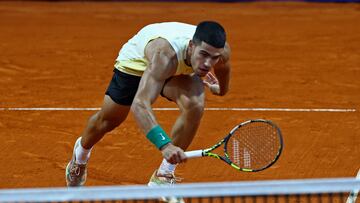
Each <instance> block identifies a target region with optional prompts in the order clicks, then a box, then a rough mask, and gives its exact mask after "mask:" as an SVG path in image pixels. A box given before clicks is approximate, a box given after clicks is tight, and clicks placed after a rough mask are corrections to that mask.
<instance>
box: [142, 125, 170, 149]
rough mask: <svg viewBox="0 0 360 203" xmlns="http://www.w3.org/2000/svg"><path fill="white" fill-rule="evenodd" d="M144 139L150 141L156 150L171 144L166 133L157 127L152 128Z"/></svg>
mask: <svg viewBox="0 0 360 203" xmlns="http://www.w3.org/2000/svg"><path fill="white" fill-rule="evenodd" d="M146 138H147V139H148V140H150V142H151V143H153V144H154V145H155V146H156V147H157V148H158V149H161V147H162V146H164V145H166V144H167V143H170V142H171V139H170V138H169V136H168V135H167V134H166V132H165V131H164V130H163V129H162V128H161V127H160V126H159V125H157V126H155V127H153V128H152V129H151V130H150V131H149V132H148V133H147V135H146Z"/></svg>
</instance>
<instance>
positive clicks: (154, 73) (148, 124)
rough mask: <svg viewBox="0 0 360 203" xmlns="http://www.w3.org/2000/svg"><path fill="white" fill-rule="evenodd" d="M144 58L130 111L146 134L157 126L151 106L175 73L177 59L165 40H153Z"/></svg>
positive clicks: (147, 47)
mask: <svg viewBox="0 0 360 203" xmlns="http://www.w3.org/2000/svg"><path fill="white" fill-rule="evenodd" d="M145 56H146V58H147V60H148V61H149V63H148V67H147V69H146V70H145V72H144V74H143V76H142V78H141V81H140V84H139V88H138V91H137V93H136V96H135V98H134V102H133V104H132V107H131V109H132V111H133V113H134V116H135V119H136V121H137V123H138V125H139V127H140V129H141V130H142V131H143V132H144V133H145V134H147V133H148V132H149V131H150V130H151V129H152V128H153V127H154V126H156V125H158V122H157V121H156V118H155V115H154V112H153V111H152V107H151V105H152V104H153V103H154V102H155V100H156V98H157V97H158V96H159V94H160V92H161V90H162V88H163V85H164V82H165V80H166V79H167V78H169V77H170V76H172V75H173V74H174V73H175V71H176V65H177V58H176V53H175V51H174V50H173V49H172V47H171V45H170V44H169V43H168V42H167V41H166V40H165V39H161V38H158V39H155V40H153V41H151V42H150V43H149V44H148V45H147V46H146V48H145Z"/></svg>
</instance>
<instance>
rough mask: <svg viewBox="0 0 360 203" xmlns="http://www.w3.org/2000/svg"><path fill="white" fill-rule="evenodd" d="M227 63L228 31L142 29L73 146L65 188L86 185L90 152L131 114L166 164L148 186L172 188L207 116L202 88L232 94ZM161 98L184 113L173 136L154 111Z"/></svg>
mask: <svg viewBox="0 0 360 203" xmlns="http://www.w3.org/2000/svg"><path fill="white" fill-rule="evenodd" d="M229 57H230V48H229V46H228V44H227V43H226V34H225V30H224V28H223V27H222V26H221V25H220V24H219V23H217V22H213V21H204V22H201V23H199V24H198V25H197V26H194V25H189V24H185V23H179V22H165V23H156V24H150V25H147V26H145V27H144V28H142V29H141V30H140V31H139V32H138V33H137V34H136V35H135V36H134V37H132V38H131V39H130V40H129V41H128V42H127V43H126V44H124V45H123V47H122V48H121V50H120V52H119V56H118V57H117V59H116V62H115V69H114V74H113V77H112V80H111V81H110V84H109V86H108V89H107V91H106V93H105V97H104V103H103V105H102V107H101V110H100V111H98V112H97V113H95V114H94V115H93V116H91V117H90V119H89V121H88V123H87V126H86V128H85V129H84V131H83V132H82V134H81V136H80V137H79V138H78V139H77V141H76V142H75V146H74V151H73V156H72V159H71V161H70V162H69V163H68V165H67V167H66V182H67V185H68V186H82V185H84V183H85V180H86V174H87V169H86V168H87V163H88V159H89V157H90V153H91V149H92V148H93V146H94V145H95V144H96V143H97V142H98V141H99V140H101V139H102V137H103V136H104V135H105V134H106V133H107V132H109V131H111V130H113V129H114V128H116V127H117V126H119V125H120V124H121V123H122V122H123V121H124V120H125V118H126V117H127V115H128V113H129V111H130V110H131V111H132V112H133V114H134V115H135V119H136V121H137V123H138V125H139V127H140V129H141V130H142V131H143V132H144V134H145V135H146V138H147V139H148V140H149V141H150V142H151V143H152V144H154V146H155V147H156V148H157V149H158V150H159V151H160V152H161V153H162V155H163V158H164V159H163V161H162V163H161V165H160V167H159V168H158V169H157V170H156V171H155V172H154V174H153V175H152V177H151V179H150V182H149V186H157V185H163V184H174V183H175V182H176V178H175V175H174V171H175V168H176V165H177V164H179V163H182V162H184V161H186V156H185V154H184V150H186V148H187V147H188V146H189V145H190V143H191V141H192V140H193V138H194V136H195V134H196V131H197V129H198V127H199V124H200V120H201V117H202V115H203V111H204V100H205V99H204V98H205V95H204V87H208V88H209V89H210V91H211V93H213V94H215V95H220V96H222V95H225V94H226V93H227V92H228V89H229V80H230V63H229ZM211 70H213V72H214V74H212V73H211ZM159 95H161V96H163V97H165V98H167V99H168V100H170V101H173V102H175V103H176V104H177V105H178V107H179V109H180V115H179V117H178V118H177V120H176V122H175V123H174V125H173V127H172V130H171V132H170V136H168V133H166V132H165V131H164V130H163V129H162V128H161V126H160V124H159V123H158V121H157V120H156V118H155V115H154V113H153V110H152V104H153V103H154V102H155V100H156V98H157V97H158V96H159ZM169 201H170V200H169ZM175 202H182V200H179V201H175Z"/></svg>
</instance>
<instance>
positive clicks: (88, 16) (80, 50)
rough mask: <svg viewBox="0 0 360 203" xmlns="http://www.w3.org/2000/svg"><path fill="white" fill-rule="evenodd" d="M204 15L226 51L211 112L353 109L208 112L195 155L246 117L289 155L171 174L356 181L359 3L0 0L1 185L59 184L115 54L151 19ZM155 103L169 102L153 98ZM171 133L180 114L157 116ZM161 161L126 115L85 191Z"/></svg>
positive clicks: (145, 175)
mask: <svg viewBox="0 0 360 203" xmlns="http://www.w3.org/2000/svg"><path fill="white" fill-rule="evenodd" d="M205 19H211V20H217V21H219V22H221V23H222V24H223V25H224V27H225V28H226V30H227V34H228V41H229V43H230V45H231V48H232V80H231V91H230V92H229V94H228V95H226V96H224V97H216V96H212V95H211V94H209V92H207V98H206V100H207V103H206V107H213V108H289V109H299V108H301V109H352V110H354V111H348V112H329V111H323V112H316V111H310V112H307V111H305V112H304V111H256V110H252V111H251V110H249V111H230V110H217V111H206V112H205V114H204V117H203V120H202V124H201V126H200V129H199V131H198V135H197V137H196V138H195V140H194V142H193V144H192V145H191V146H190V150H194V149H200V148H204V147H208V146H211V145H213V144H214V143H215V142H217V141H218V140H219V139H220V138H222V137H223V136H225V135H226V134H227V133H228V131H229V130H231V128H232V127H233V126H234V125H236V124H237V123H239V122H242V121H245V120H247V119H254V118H263V119H269V120H272V121H274V122H275V123H277V124H278V125H279V126H280V127H281V129H282V132H283V135H284V144H285V148H284V151H283V154H282V156H281V157H280V159H279V161H278V162H277V163H276V164H275V165H273V166H272V167H271V168H269V169H267V170H265V171H262V172H258V173H244V172H237V171H236V170H234V169H232V168H231V167H229V166H227V165H226V164H224V163H222V162H221V161H217V160H215V159H212V158H204V159H196V160H195V159H193V160H189V161H188V162H187V163H185V164H182V165H180V166H179V167H178V170H177V173H178V175H179V176H181V177H183V178H184V180H183V182H185V183H189V182H209V181H211V182H213V181H243V180H247V181H249V180H269V179H300V178H327V177H354V176H355V175H356V173H357V172H358V170H359V168H360V156H359V155H360V125H359V123H360V112H359V111H360V94H359V93H360V80H359V78H360V35H359V33H360V5H359V4H353V3H347V4H332V3H326V4H322V3H301V2H289V3H284V2H282V3H281V2H272V3H271V2H257V3H164V2H162V3H135V2H133V3H132V2H128V3H120V2H30V1H29V2H0V53H1V54H0V95H1V96H0V108H2V110H1V111H0V143H1V144H0V157H1V158H0V166H1V167H0V174H1V175H0V180H1V181H0V188H23V187H26V188H28V187H55V186H56V187H59V186H65V179H64V170H65V166H66V164H67V162H68V161H69V159H70V157H71V154H72V147H73V144H74V142H75V140H76V138H77V137H78V135H79V134H80V133H81V131H82V129H83V128H84V126H85V124H86V121H87V119H88V117H89V116H90V115H92V114H93V113H94V111H91V110H67V111H65V110H64V111H54V110H42V111H40V110H31V111H24V110H23V111H16V110H8V109H6V108H98V107H100V106H101V104H102V99H103V96H104V91H105V89H106V87H107V85H108V82H109V81H110V78H111V76H112V69H113V64H114V60H115V58H116V57H117V54H118V51H119V50H120V48H121V46H122V44H124V43H125V42H126V41H127V40H128V39H129V38H130V37H131V36H132V35H133V34H135V33H136V32H137V31H138V30H139V29H140V28H141V27H143V26H144V25H146V24H149V23H153V22H160V21H161V22H163V21H181V22H187V23H192V24H197V23H198V22H199V21H201V20H205ZM155 107H160V108H163V107H175V105H174V104H172V103H169V102H168V101H167V100H165V99H163V98H159V99H158V101H157V102H156V104H155ZM156 115H157V118H158V120H159V122H160V123H161V124H162V125H163V127H164V128H165V129H166V130H167V131H169V130H170V128H171V125H172V123H173V122H174V121H175V119H176V116H177V111H156ZM160 161H161V154H160V153H159V152H158V151H157V150H156V148H155V147H153V146H152V145H151V143H150V142H149V141H147V140H146V138H145V136H144V135H143V134H142V133H141V132H140V131H139V130H138V128H137V126H136V124H135V121H134V118H133V115H131V114H130V116H129V117H128V119H127V120H126V121H125V123H123V125H122V126H121V127H119V128H117V129H116V130H115V131H113V132H111V133H110V134H108V135H107V136H106V137H105V138H104V139H103V140H102V141H101V142H100V143H98V144H97V145H96V147H95V149H94V150H93V152H92V157H91V159H90V162H89V168H88V170H89V176H88V181H87V185H88V186H94V185H127V184H145V183H147V181H148V179H149V177H150V176H151V174H152V173H153V171H154V169H155V168H156V167H158V166H159V164H160Z"/></svg>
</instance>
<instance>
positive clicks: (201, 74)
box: [196, 71, 207, 77]
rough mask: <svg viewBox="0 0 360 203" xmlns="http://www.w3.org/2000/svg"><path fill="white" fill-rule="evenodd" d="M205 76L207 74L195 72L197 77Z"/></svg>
mask: <svg viewBox="0 0 360 203" xmlns="http://www.w3.org/2000/svg"><path fill="white" fill-rule="evenodd" d="M206 74H207V72H202V71H201V72H196V75H197V76H199V77H205V76H206Z"/></svg>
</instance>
